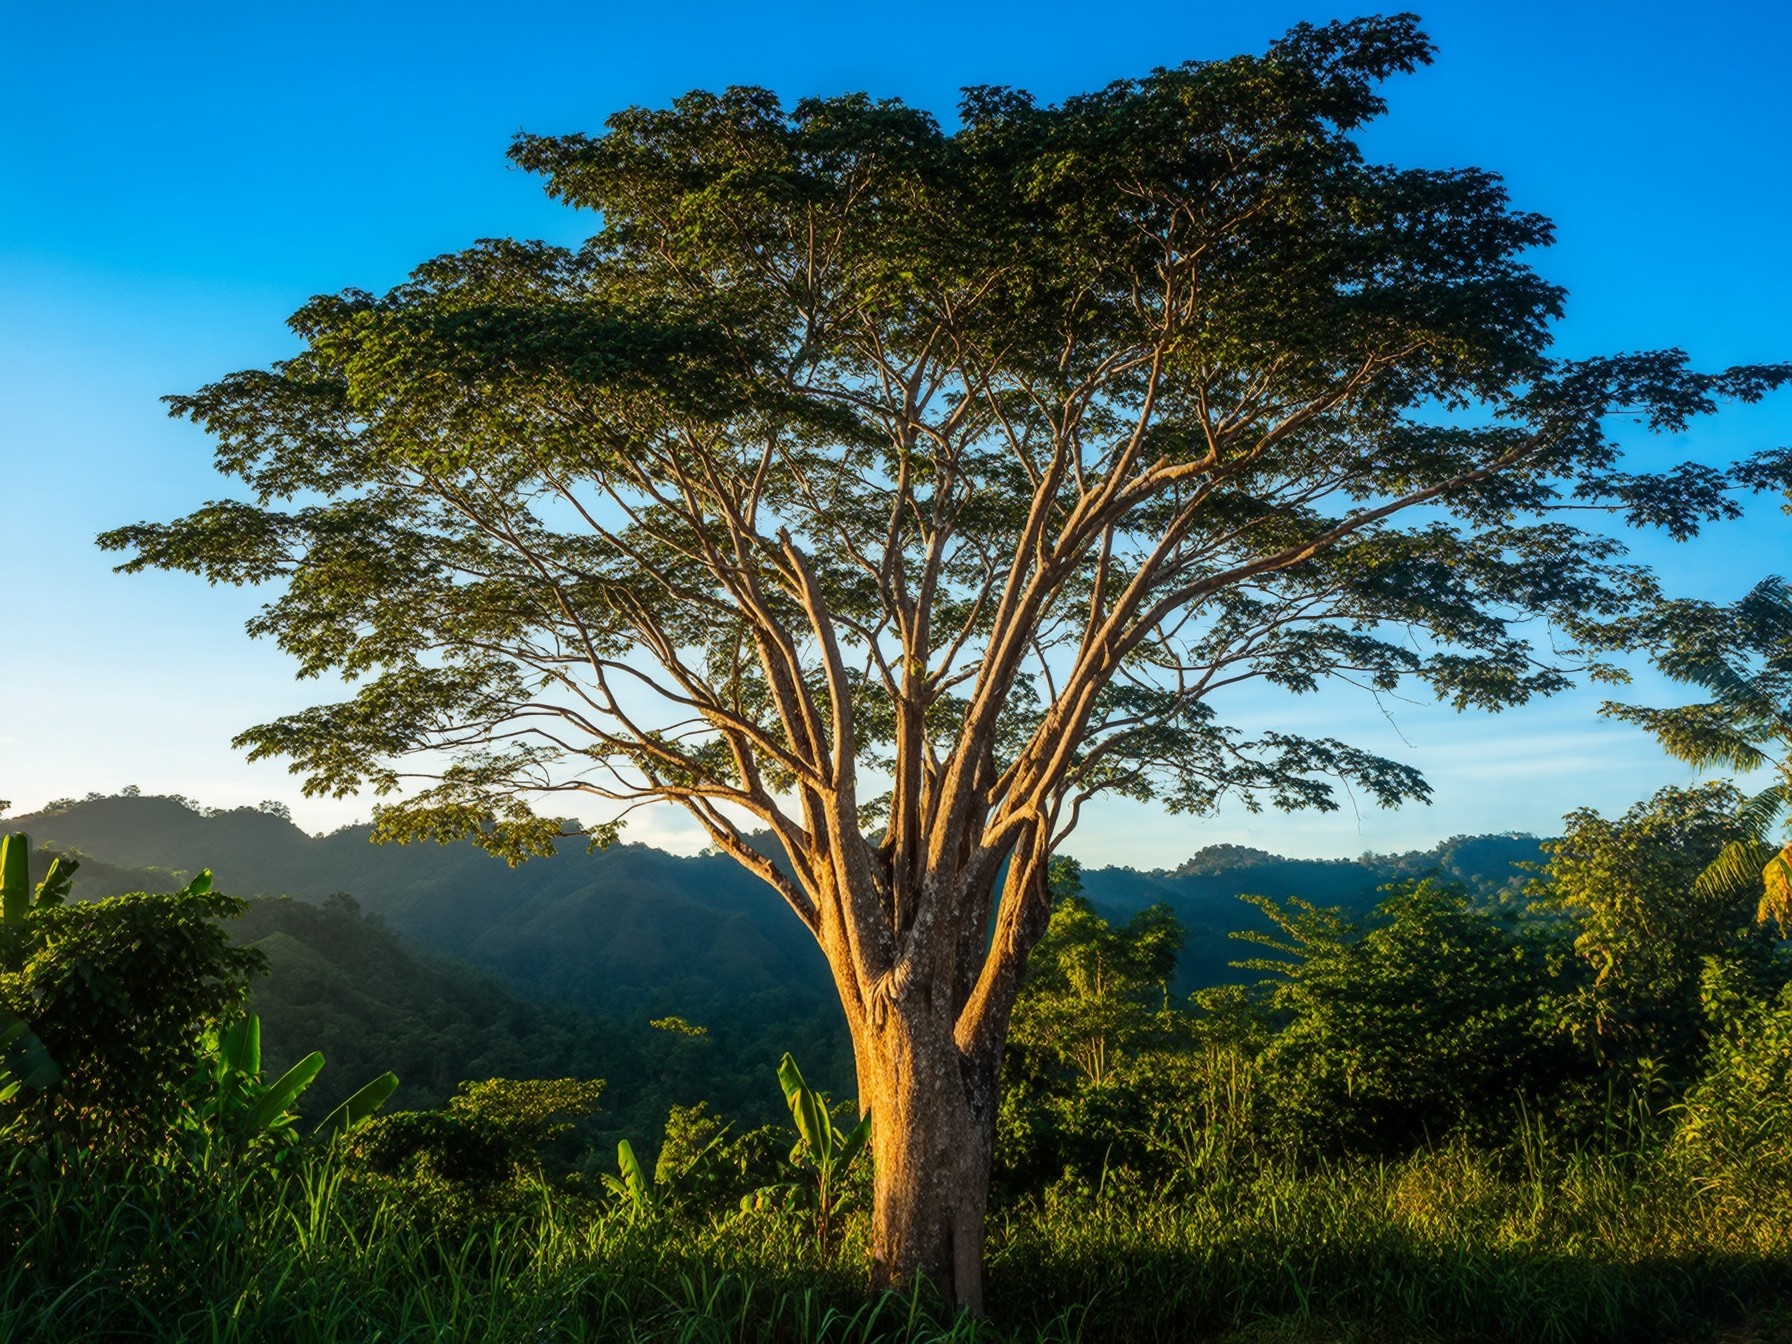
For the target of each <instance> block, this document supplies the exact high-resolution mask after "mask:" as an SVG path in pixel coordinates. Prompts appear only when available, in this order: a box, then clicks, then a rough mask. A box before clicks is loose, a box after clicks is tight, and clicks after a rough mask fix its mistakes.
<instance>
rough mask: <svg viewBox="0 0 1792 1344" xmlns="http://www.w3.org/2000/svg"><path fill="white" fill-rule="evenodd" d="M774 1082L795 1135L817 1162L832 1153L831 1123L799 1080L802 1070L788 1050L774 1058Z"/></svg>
mask: <svg viewBox="0 0 1792 1344" xmlns="http://www.w3.org/2000/svg"><path fill="white" fill-rule="evenodd" d="M778 1085H779V1086H780V1087H782V1088H783V1089H784V1100H785V1101H786V1102H788V1103H789V1105H790V1117H791V1119H793V1120H794V1121H796V1132H797V1137H798V1138H800V1139H801V1140H802V1141H803V1143H804V1145H805V1146H807V1148H808V1150H809V1154H810V1157H811V1159H812V1160H813V1161H814V1162H815V1163H816V1164H817V1165H821V1164H824V1163H826V1162H827V1161H828V1160H829V1159H830V1158H831V1157H832V1155H833V1152H832V1150H833V1143H832V1139H833V1128H834V1126H833V1123H832V1121H831V1120H830V1119H829V1117H828V1114H827V1111H826V1110H825V1109H824V1108H823V1107H822V1105H821V1102H820V1099H819V1098H817V1097H816V1095H815V1093H813V1092H811V1091H810V1090H809V1087H808V1084H806V1083H805V1082H804V1081H803V1073H802V1070H801V1069H799V1068H797V1066H796V1061H795V1060H794V1059H792V1058H791V1057H790V1056H789V1054H786V1055H785V1056H784V1058H783V1059H781V1060H779V1061H778Z"/></svg>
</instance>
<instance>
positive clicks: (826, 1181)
mask: <svg viewBox="0 0 1792 1344" xmlns="http://www.w3.org/2000/svg"><path fill="white" fill-rule="evenodd" d="M778 1086H779V1087H780V1088H781V1089H783V1092H784V1101H785V1104H786V1105H788V1106H789V1107H790V1118H791V1121H792V1122H793V1123H794V1124H795V1125H796V1143H795V1145H794V1146H793V1147H792V1148H791V1150H790V1164H791V1165H792V1166H793V1167H795V1168H797V1170H798V1171H799V1172H801V1173H803V1176H804V1179H803V1180H802V1181H800V1182H799V1183H798V1184H797V1185H796V1186H795V1187H793V1188H794V1189H795V1190H799V1191H801V1193H802V1194H803V1196H804V1197H805V1198H806V1199H807V1200H808V1201H810V1202H812V1204H813V1206H814V1209H815V1244H816V1246H817V1247H819V1248H820V1251H821V1254H822V1255H823V1256H824V1257H825V1256H826V1255H827V1254H828V1251H829V1249H830V1248H831V1247H832V1245H833V1243H834V1234H835V1229H836V1224H837V1222H838V1219H839V1215H840V1210H841V1207H842V1205H843V1204H844V1203H845V1200H846V1196H847V1190H846V1182H847V1178H848V1176H849V1175H850V1174H851V1171H852V1165H853V1161H854V1159H855V1158H857V1157H858V1155H859V1153H860V1151H861V1150H863V1148H864V1147H865V1144H866V1142H867V1141H868V1140H869V1139H870V1138H871V1116H870V1113H869V1112H867V1113H866V1114H865V1115H862V1116H860V1117H859V1119H858V1121H857V1123H855V1124H853V1125H851V1126H850V1127H843V1126H842V1125H841V1124H840V1122H839V1121H838V1120H837V1119H836V1118H835V1115H834V1111H833V1109H832V1108H831V1107H830V1106H829V1104H828V1099H827V1097H825V1096H824V1095H822V1094H821V1093H819V1092H817V1091H815V1090H814V1089H813V1088H811V1087H810V1086H809V1085H808V1084H807V1083H806V1082H804V1081H803V1072H802V1070H801V1069H799V1068H798V1067H797V1064H796V1060H794V1059H792V1058H791V1057H790V1056H789V1055H788V1054H786V1055H785V1056H784V1058H783V1059H782V1060H780V1061H779V1063H778ZM770 1193H772V1192H770V1191H762V1192H760V1194H759V1195H757V1196H754V1197H751V1202H762V1201H763V1200H764V1198H765V1197H766V1196H767V1195H769V1194H770ZM748 1202H749V1200H748V1199H743V1200H742V1203H743V1204H746V1203H748Z"/></svg>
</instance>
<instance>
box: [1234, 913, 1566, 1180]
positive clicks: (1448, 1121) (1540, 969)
mask: <svg viewBox="0 0 1792 1344" xmlns="http://www.w3.org/2000/svg"><path fill="white" fill-rule="evenodd" d="M1260 905H1261V908H1263V909H1264V911H1265V912H1266V913H1267V914H1269V915H1270V916H1271V918H1273V919H1274V920H1275V921H1276V922H1277V923H1278V924H1279V925H1280V926H1281V928H1282V930H1283V931H1284V934H1285V937H1284V938H1283V939H1282V940H1275V939H1269V938H1261V939H1258V938H1253V939H1252V940H1251V941H1257V942H1260V943H1262V944H1263V945H1265V946H1268V947H1270V948H1272V949H1273V950H1275V951H1278V952H1281V953H1283V954H1284V955H1285V956H1286V957H1287V958H1288V960H1286V961H1279V960H1278V961H1270V960H1263V961H1258V962H1255V963H1253V964H1254V965H1255V966H1256V967H1258V968H1259V969H1261V970H1264V971H1266V972H1270V973H1272V974H1274V975H1276V976H1278V977H1279V978H1280V979H1281V981H1282V983H1281V984H1279V985H1277V986H1276V987H1275V988H1274V989H1273V990H1272V992H1271V993H1270V995H1269V996H1268V1000H1267V1004H1266V1008H1267V1012H1268V1014H1269V1018H1270V1021H1271V1023H1272V1024H1274V1026H1275V1027H1276V1030H1275V1032H1274V1035H1273V1036H1272V1037H1270V1039H1269V1040H1268V1042H1267V1044H1266V1045H1265V1047H1264V1048H1263V1050H1262V1053H1261V1055H1260V1056H1259V1066H1260V1068H1261V1070H1262V1073H1263V1082H1262V1085H1263V1087H1264V1089H1265V1090H1266V1092H1267V1093H1268V1094H1269V1096H1270V1097H1271V1098H1272V1106H1271V1112H1270V1129H1271V1132H1272V1134H1273V1136H1274V1138H1275V1139H1276V1140H1277V1141H1278V1142H1279V1143H1280V1144H1281V1145H1282V1146H1284V1147H1285V1148H1287V1149H1289V1150H1291V1151H1295V1152H1308V1153H1311V1152H1323V1153H1329V1154H1334V1155H1336V1154H1342V1153H1346V1152H1358V1153H1364V1152H1366V1153H1376V1154H1398V1153H1405V1152H1409V1151H1411V1150H1413V1149H1414V1148H1415V1147H1418V1146H1420V1145H1422V1144H1424V1143H1425V1142H1427V1141H1431V1142H1442V1141H1443V1140H1445V1139H1446V1138H1448V1137H1451V1136H1455V1135H1466V1136H1468V1137H1470V1138H1472V1139H1475V1140H1478V1141H1480V1142H1483V1143H1486V1142H1489V1141H1497V1140H1499V1139H1502V1138H1504V1137H1505V1135H1506V1134H1507V1133H1509V1132H1510V1130H1511V1129H1512V1127H1513V1125H1514V1123H1515V1121H1516V1119H1517V1116H1518V1114H1519V1110H1520V1107H1521V1106H1522V1105H1523V1104H1524V1103H1525V1102H1527V1101H1528V1102H1529V1103H1530V1104H1531V1105H1532V1106H1533V1107H1535V1106H1536V1105H1537V1103H1538V1101H1539V1099H1547V1100H1553V1099H1554V1098H1555V1096H1556V1094H1557V1093H1558V1092H1559V1091H1560V1090H1561V1089H1562V1087H1563V1086H1564V1084H1565V1083H1566V1082H1567V1080H1568V1079H1570V1078H1571V1077H1573V1076H1574V1075H1575V1073H1576V1072H1577V1069H1576V1067H1575V1066H1576V1064H1577V1063H1578V1062H1579V1061H1578V1060H1577V1058H1576V1057H1575V1055H1574V1054H1573V1053H1572V1052H1571V1050H1570V1049H1569V1046H1568V1043H1567V1042H1566V1041H1564V1040H1562V1039H1561V1038H1560V1037H1559V1035H1558V1034H1557V1033H1556V1032H1555V1031H1554V1025H1555V1024H1554V1022H1553V1021H1552V1018H1551V1013H1550V1005H1551V1003H1552V1002H1553V1001H1554V999H1555V998H1556V996H1557V995H1558V994H1559V993H1560V992H1561V990H1562V988H1563V983H1564V982H1563V977H1562V971H1561V962H1562V960H1563V958H1562V957H1561V955H1560V953H1561V951H1562V950H1563V949H1561V948H1560V947H1559V945H1558V946H1557V947H1554V948H1552V947H1551V946H1550V944H1549V942H1548V941H1546V940H1544V939H1543V938H1541V937H1539V936H1537V935H1535V934H1532V933H1528V932H1526V931H1522V930H1517V929H1514V928H1512V927H1511V926H1510V925H1508V924H1507V923H1506V922H1505V921H1503V920H1500V919H1497V918H1494V917H1490V916H1488V915H1487V914H1484V913H1481V912H1478V911H1476V910H1474V909H1473V908H1471V907H1470V905H1469V903H1468V900H1467V898H1466V897H1465V896H1464V895H1463V894H1462V893H1461V892H1460V891H1459V890H1457V889H1455V888H1452V887H1448V886H1445V885H1442V884H1440V883H1438V882H1435V881H1433V880H1430V879H1425V880H1420V881H1417V882H1409V883H1402V884H1398V885H1396V886H1394V887H1393V888H1391V889H1390V892H1389V894H1388V896H1387V897H1386V899H1384V900H1383V901H1382V902H1381V904H1380V905H1378V906H1377V907H1376V909H1375V911H1374V914H1373V915H1372V916H1371V918H1370V920H1369V921H1368V923H1367V924H1366V925H1365V926H1362V927H1359V926H1357V925H1355V924H1353V923H1351V922H1349V921H1346V920H1342V919H1339V918H1338V917H1337V916H1336V915H1335V914H1334V913H1332V912H1327V911H1321V910H1317V909H1315V908H1313V907H1311V906H1307V905H1304V904H1303V903H1299V902H1295V903H1291V904H1290V905H1288V906H1285V907H1278V906H1276V905H1274V904H1273V903H1271V902H1269V901H1267V900H1263V901H1261V902H1260ZM1552 952H1553V953H1555V954H1556V955H1554V956H1552Z"/></svg>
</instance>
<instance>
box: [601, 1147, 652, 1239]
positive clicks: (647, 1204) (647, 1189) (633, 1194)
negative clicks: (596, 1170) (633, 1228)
mask: <svg viewBox="0 0 1792 1344" xmlns="http://www.w3.org/2000/svg"><path fill="white" fill-rule="evenodd" d="M604 1185H605V1187H606V1188H607V1189H608V1190H609V1192H610V1193H611V1194H612V1195H614V1196H616V1198H617V1199H618V1200H619V1201H620V1202H621V1204H622V1206H623V1207H624V1208H625V1209H627V1210H628V1212H629V1217H630V1219H634V1218H639V1217H640V1216H641V1215H642V1214H645V1213H651V1212H652V1211H653V1210H654V1209H656V1208H658V1207H659V1204H660V1197H659V1191H657V1190H656V1189H654V1186H653V1182H652V1181H651V1180H649V1179H648V1176H647V1173H646V1171H644V1170H643V1169H642V1167H641V1164H640V1162H638V1161H637V1160H636V1159H635V1146H634V1145H633V1144H632V1143H630V1142H629V1141H628V1140H627V1139H623V1140H621V1141H620V1142H618V1143H617V1145H616V1175H614V1176H612V1175H610V1174H609V1173H608V1172H605V1173H604Z"/></svg>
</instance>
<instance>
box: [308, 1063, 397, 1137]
mask: <svg viewBox="0 0 1792 1344" xmlns="http://www.w3.org/2000/svg"><path fill="white" fill-rule="evenodd" d="M397 1090H398V1075H397V1074H395V1073H382V1074H381V1075H380V1076H379V1077H378V1078H375V1079H374V1080H373V1081H372V1082H371V1083H369V1084H367V1086H365V1087H363V1088H362V1089H361V1090H360V1091H358V1092H356V1093H355V1095H354V1096H352V1097H350V1098H349V1099H348V1100H347V1101H345V1102H343V1103H342V1105H340V1106H338V1107H337V1108H336V1109H335V1110H333V1111H331V1112H330V1113H329V1114H328V1115H326V1116H325V1117H324V1118H323V1123H322V1124H320V1125H319V1126H318V1127H317V1132H318V1133H319V1134H321V1133H323V1132H324V1131H325V1130H333V1131H334V1132H336V1133H339V1134H346V1133H348V1131H349V1130H351V1129H354V1128H355V1127H356V1126H357V1125H361V1124H364V1123H366V1121H367V1119H368V1118H369V1117H370V1116H372V1115H373V1113H374V1112H375V1111H377V1110H379V1108H380V1107H382V1106H384V1105H385V1104H386V1098H387V1097H389V1096H391V1095H392V1094H393V1093H394V1092H396V1091H397Z"/></svg>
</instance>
